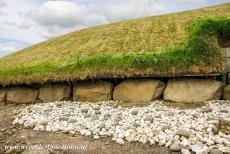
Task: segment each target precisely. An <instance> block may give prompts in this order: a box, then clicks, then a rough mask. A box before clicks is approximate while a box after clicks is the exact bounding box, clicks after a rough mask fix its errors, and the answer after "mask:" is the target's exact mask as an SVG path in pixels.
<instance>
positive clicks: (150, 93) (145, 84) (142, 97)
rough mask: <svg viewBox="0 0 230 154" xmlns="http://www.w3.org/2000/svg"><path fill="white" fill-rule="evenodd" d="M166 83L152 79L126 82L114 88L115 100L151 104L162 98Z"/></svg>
mask: <svg viewBox="0 0 230 154" xmlns="http://www.w3.org/2000/svg"><path fill="white" fill-rule="evenodd" d="M164 88H165V83H163V82H161V81H158V80H152V79H140V80H138V79H136V80H126V81H123V82H121V83H120V84H118V85H117V86H116V87H115V88H114V92H113V99H114V100H121V101H129V102H149V101H152V100H154V99H157V98H160V97H161V96H162V94H163V91H164Z"/></svg>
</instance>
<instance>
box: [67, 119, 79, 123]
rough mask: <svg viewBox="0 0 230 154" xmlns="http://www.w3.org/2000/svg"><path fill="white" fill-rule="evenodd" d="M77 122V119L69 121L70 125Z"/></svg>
mask: <svg viewBox="0 0 230 154" xmlns="http://www.w3.org/2000/svg"><path fill="white" fill-rule="evenodd" d="M76 121H77V120H76V119H69V120H68V122H69V123H75V122H76Z"/></svg>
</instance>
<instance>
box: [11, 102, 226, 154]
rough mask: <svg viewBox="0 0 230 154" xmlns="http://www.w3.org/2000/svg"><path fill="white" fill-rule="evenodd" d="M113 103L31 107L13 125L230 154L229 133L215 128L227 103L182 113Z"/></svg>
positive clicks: (159, 104) (155, 104)
mask: <svg viewBox="0 0 230 154" xmlns="http://www.w3.org/2000/svg"><path fill="white" fill-rule="evenodd" d="M113 103H116V102H111V101H108V102H100V103H98V104H95V103H85V102H84V103H81V102H65V101H63V102H53V103H43V104H34V105H31V106H27V107H25V108H24V109H21V111H20V112H19V113H18V114H17V115H16V118H15V120H14V121H13V124H21V125H23V126H24V127H26V128H32V129H34V130H38V131H52V132H67V133H70V134H72V135H73V134H76V133H80V134H81V135H85V136H92V137H93V138H94V139H98V138H100V137H104V136H109V137H112V140H113V141H115V142H117V143H119V144H125V142H140V143H143V144H147V143H149V144H151V145H154V144H158V145H160V146H165V147H168V148H170V150H171V151H181V152H182V153H184V154H189V153H190V152H191V151H193V152H195V153H207V152H210V151H212V152H220V151H222V152H230V135H227V134H224V133H222V132H220V131H218V127H217V125H218V122H219V118H224V119H230V105H229V103H230V102H227V101H209V102H206V105H205V106H204V107H202V108H197V109H186V110H180V109H178V108H170V107H167V106H165V105H164V104H163V102H162V101H154V102H151V104H150V105H148V106H144V107H135V106H133V107H121V106H118V107H113V106H111V105H109V104H113ZM189 151H190V152H189Z"/></svg>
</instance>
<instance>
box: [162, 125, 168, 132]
mask: <svg viewBox="0 0 230 154" xmlns="http://www.w3.org/2000/svg"><path fill="white" fill-rule="evenodd" d="M167 129H170V126H169V125H165V126H164V127H162V130H163V131H166V130H167Z"/></svg>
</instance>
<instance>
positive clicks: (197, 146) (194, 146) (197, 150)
mask: <svg viewBox="0 0 230 154" xmlns="http://www.w3.org/2000/svg"><path fill="white" fill-rule="evenodd" d="M191 150H192V151H193V152H195V153H198V152H200V151H201V146H200V145H198V144H195V145H192V146H191Z"/></svg>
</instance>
